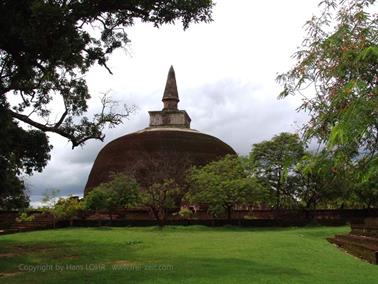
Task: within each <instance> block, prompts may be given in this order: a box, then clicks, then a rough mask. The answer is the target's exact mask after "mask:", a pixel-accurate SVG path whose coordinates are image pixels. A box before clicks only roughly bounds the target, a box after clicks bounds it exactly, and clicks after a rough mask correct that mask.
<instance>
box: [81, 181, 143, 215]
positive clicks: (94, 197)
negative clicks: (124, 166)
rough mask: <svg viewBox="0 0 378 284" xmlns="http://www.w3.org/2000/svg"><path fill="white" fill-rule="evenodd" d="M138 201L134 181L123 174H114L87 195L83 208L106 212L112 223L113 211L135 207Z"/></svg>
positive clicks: (136, 186)
mask: <svg viewBox="0 0 378 284" xmlns="http://www.w3.org/2000/svg"><path fill="white" fill-rule="evenodd" d="M138 200H139V185H138V183H137V182H136V180H135V179H133V178H131V177H129V176H127V175H125V174H115V175H113V176H112V179H111V180H110V181H109V182H105V183H102V184H100V185H99V186H97V187H95V188H94V189H93V190H92V191H90V192H89V193H88V195H87V196H86V197H85V208H86V209H90V210H96V211H99V210H106V211H108V213H109V217H110V220H111V221H112V220H113V212H114V211H115V210H119V209H123V208H126V207H127V206H132V205H135V204H137V203H138Z"/></svg>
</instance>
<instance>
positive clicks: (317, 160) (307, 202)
mask: <svg viewBox="0 0 378 284" xmlns="http://www.w3.org/2000/svg"><path fill="white" fill-rule="evenodd" d="M296 171H297V172H298V179H299V182H298V184H297V189H296V194H295V195H296V197H297V198H298V200H300V202H301V205H302V206H304V207H305V208H306V209H316V207H317V206H318V205H322V206H323V207H325V208H327V207H328V208H329V207H331V208H332V205H333V204H335V203H338V202H339V201H340V202H341V204H340V206H343V205H345V203H346V201H348V200H349V199H350V198H351V194H352V190H353V187H354V179H353V176H354V174H353V171H354V169H353V167H352V166H351V165H350V164H343V165H337V166H335V165H334V162H333V159H332V156H331V155H330V153H329V152H328V151H326V150H322V151H321V152H319V153H310V152H307V153H305V155H304V156H303V157H302V159H301V160H300V161H299V162H298V164H297V165H296Z"/></svg>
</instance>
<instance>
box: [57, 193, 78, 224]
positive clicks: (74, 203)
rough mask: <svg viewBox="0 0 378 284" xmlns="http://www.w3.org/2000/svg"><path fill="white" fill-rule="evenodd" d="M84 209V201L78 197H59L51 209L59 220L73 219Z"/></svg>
mask: <svg viewBox="0 0 378 284" xmlns="http://www.w3.org/2000/svg"><path fill="white" fill-rule="evenodd" d="M83 210H84V202H83V201H82V200H80V199H79V198H77V197H74V196H71V197H68V198H59V200H58V201H57V203H56V204H55V206H54V207H53V208H52V210H51V211H50V212H51V213H52V214H53V215H54V216H55V218H56V219H58V220H72V219H73V218H74V217H77V216H78V215H79V213H80V212H82V211H83Z"/></svg>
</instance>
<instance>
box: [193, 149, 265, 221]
mask: <svg viewBox="0 0 378 284" xmlns="http://www.w3.org/2000/svg"><path fill="white" fill-rule="evenodd" d="M188 182H189V184H190V191H189V192H188V193H187V199H188V200H189V201H190V202H192V203H197V204H198V203H205V204H208V205H209V211H210V212H211V213H212V214H213V215H220V214H223V213H227V215H228V218H231V210H232V208H233V207H234V206H235V205H243V204H251V203H252V202H253V201H255V200H254V198H255V197H256V196H255V193H256V191H257V188H259V185H258V183H257V182H256V180H255V179H253V178H250V177H247V173H246V171H245V168H244V165H243V163H242V161H241V160H240V158H239V157H237V156H232V155H227V156H225V157H224V158H223V159H221V160H218V161H214V162H211V163H209V164H207V165H205V166H203V167H201V168H197V167H193V168H192V169H191V170H190V171H189V174H188Z"/></svg>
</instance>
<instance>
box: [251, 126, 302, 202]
mask: <svg viewBox="0 0 378 284" xmlns="http://www.w3.org/2000/svg"><path fill="white" fill-rule="evenodd" d="M303 154H304V146H303V143H302V141H301V140H300V138H299V136H298V135H297V134H291V133H281V134H279V135H276V136H274V137H273V138H272V139H271V140H269V141H263V142H261V143H258V144H254V145H253V147H252V150H251V152H250V155H249V159H250V163H251V170H252V175H254V176H255V177H256V178H258V179H259V180H260V181H261V183H263V184H264V185H265V186H266V187H267V188H269V189H270V192H271V200H274V201H275V204H274V207H275V208H276V209H278V208H280V207H282V206H283V205H285V203H286V205H290V204H292V203H296V202H297V200H296V199H295V198H294V196H293V192H292V191H293V189H294V186H293V185H292V184H291V183H292V182H293V176H294V175H295V171H294V169H295V165H296V163H297V162H298V161H299V160H300V159H301V157H302V156H303ZM284 198H286V199H284Z"/></svg>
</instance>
